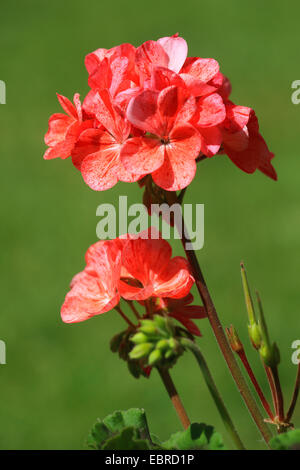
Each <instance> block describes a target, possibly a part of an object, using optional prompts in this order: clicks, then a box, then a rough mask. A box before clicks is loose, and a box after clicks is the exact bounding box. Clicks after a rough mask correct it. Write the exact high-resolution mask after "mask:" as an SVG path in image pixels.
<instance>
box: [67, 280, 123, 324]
mask: <svg viewBox="0 0 300 470" xmlns="http://www.w3.org/2000/svg"><path fill="white" fill-rule="evenodd" d="M119 299H120V296H119V294H118V293H117V292H116V293H114V294H113V295H111V294H110V293H107V292H105V290H104V289H103V287H102V286H101V284H99V282H98V280H97V278H96V277H94V276H91V275H89V274H88V273H86V272H85V271H83V272H82V273H80V275H77V276H76V279H75V280H74V281H73V282H72V289H71V291H70V292H69V293H68V294H67V295H66V298H65V301H64V304H63V306H62V308H61V317H62V320H63V321H64V322H65V323H76V322H80V321H84V320H87V319H88V318H91V317H92V316H94V315H99V314H101V313H104V312H107V311H109V310H111V309H112V308H113V307H114V306H115V305H117V303H118V302H119Z"/></svg>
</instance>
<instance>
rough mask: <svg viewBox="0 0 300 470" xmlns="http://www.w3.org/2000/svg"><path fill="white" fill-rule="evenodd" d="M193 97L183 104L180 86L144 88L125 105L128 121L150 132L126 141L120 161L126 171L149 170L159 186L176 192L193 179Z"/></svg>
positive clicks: (197, 139) (197, 145)
mask: <svg viewBox="0 0 300 470" xmlns="http://www.w3.org/2000/svg"><path fill="white" fill-rule="evenodd" d="M195 111H196V107H195V100H194V99H191V100H187V101H185V103H183V100H182V93H181V89H180V88H179V87H176V86H170V87H167V88H165V89H163V90H162V91H161V92H158V91H151V90H146V91H144V92H143V93H141V94H140V95H138V96H137V97H136V98H133V99H132V100H131V101H130V102H129V105H128V109H127V117H128V120H129V121H130V122H131V123H132V124H133V125H134V126H135V127H138V128H139V129H141V130H143V131H145V132H148V133H150V134H151V135H150V136H149V135H146V136H142V137H133V138H131V139H129V140H127V141H126V142H125V143H124V145H123V147H122V151H121V161H122V163H123V164H124V166H125V168H126V169H127V171H131V172H133V171H135V172H136V173H138V174H140V175H141V176H143V175H145V174H148V173H151V174H152V178H153V180H154V182H155V183H156V184H157V185H158V186H160V187H161V188H163V189H166V190H168V191H176V190H178V189H182V188H184V187H186V186H187V185H188V184H189V183H190V182H191V181H192V179H193V178H194V176H195V172H196V162H195V160H196V158H197V156H198V155H199V152H200V149H201V136H200V134H199V132H198V131H197V130H196V129H195V127H193V126H192V125H191V124H189V122H188V121H189V119H190V118H191V117H192V116H193V115H194V114H195Z"/></svg>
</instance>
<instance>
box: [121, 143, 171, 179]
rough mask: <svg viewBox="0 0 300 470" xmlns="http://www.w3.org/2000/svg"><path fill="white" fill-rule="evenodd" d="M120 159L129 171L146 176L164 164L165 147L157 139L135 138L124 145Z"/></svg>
mask: <svg viewBox="0 0 300 470" xmlns="http://www.w3.org/2000/svg"><path fill="white" fill-rule="evenodd" d="M120 157H121V161H122V163H123V165H124V167H125V168H126V169H127V171H129V172H132V173H135V174H138V175H145V174H148V173H152V172H153V171H155V170H157V168H159V167H160V166H161V165H162V164H163V162H164V145H162V144H161V142H160V141H159V140H158V139H155V138H150V137H133V138H132V139H128V140H127V141H126V142H125V143H124V144H123V146H122V150H121V155H120Z"/></svg>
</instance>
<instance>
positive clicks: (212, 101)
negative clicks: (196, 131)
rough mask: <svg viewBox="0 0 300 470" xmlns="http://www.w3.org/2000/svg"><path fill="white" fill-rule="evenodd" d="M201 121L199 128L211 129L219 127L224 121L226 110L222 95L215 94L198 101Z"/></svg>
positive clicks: (199, 121)
mask: <svg viewBox="0 0 300 470" xmlns="http://www.w3.org/2000/svg"><path fill="white" fill-rule="evenodd" d="M198 107H199V119H198V121H197V126H199V127H211V126H217V125H218V124H220V123H221V122H223V121H224V119H225V117H226V109H225V106H224V103H223V100H222V98H221V96H220V95H218V94H217V93H214V94H212V95H209V96H205V97H203V98H200V99H199V101H198Z"/></svg>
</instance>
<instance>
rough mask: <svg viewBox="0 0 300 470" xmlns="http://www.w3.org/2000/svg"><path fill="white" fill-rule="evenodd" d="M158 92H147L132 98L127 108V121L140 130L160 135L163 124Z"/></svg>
mask: <svg viewBox="0 0 300 470" xmlns="http://www.w3.org/2000/svg"><path fill="white" fill-rule="evenodd" d="M158 95H159V93H158V92H157V91H152V90H145V91H143V92H142V93H140V94H139V95H138V96H136V97H135V98H132V99H131V100H130V102H129V104H128V108H127V119H128V120H129V121H130V122H131V123H132V124H133V125H134V126H135V127H138V128H139V129H141V130H143V131H145V132H150V133H151V134H155V135H160V134H161V133H162V130H163V129H162V123H161V118H160V115H159V112H158V106H157V100H158Z"/></svg>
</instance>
